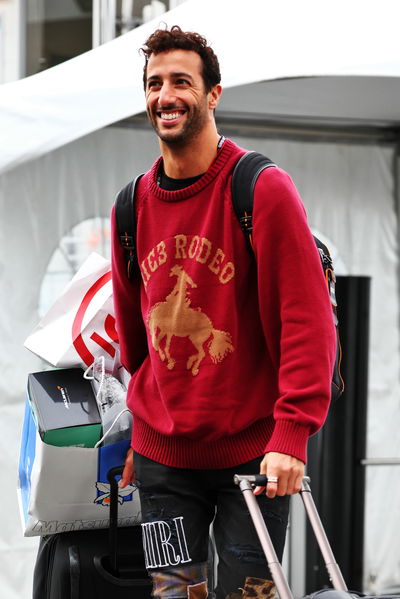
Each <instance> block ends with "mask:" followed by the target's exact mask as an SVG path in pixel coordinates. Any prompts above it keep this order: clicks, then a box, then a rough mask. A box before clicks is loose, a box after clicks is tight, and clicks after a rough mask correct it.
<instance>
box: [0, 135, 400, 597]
mask: <svg viewBox="0 0 400 599" xmlns="http://www.w3.org/2000/svg"><path fill="white" fill-rule="evenodd" d="M222 132H223V131H222ZM235 140H236V141H237V142H238V143H239V144H241V145H242V146H244V147H248V148H250V149H254V150H258V151H261V152H264V153H265V154H267V155H270V156H271V157H272V158H273V159H274V160H275V161H276V162H278V163H279V164H280V165H281V166H282V167H283V168H285V169H286V170H287V171H288V172H290V174H291V175H292V177H293V179H294V181H295V183H296V185H297V186H298V188H299V190H300V193H301V195H302V197H303V200H304V202H305V206H306V210H307V213H308V218H309V222H310V226H311V227H312V228H313V229H314V230H315V231H318V232H320V233H322V234H323V235H324V237H325V238H326V239H327V240H329V243H330V244H331V245H332V246H333V247H335V248H337V253H336V255H335V263H336V265H337V270H338V273H344V272H346V273H347V274H361V275H369V276H371V277H372V305H371V332H370V333H371V352H370V354H371V357H370V361H371V362H370V385H369V386H370V396H369V405H368V415H369V417H368V450H367V454H368V456H370V457H380V456H381V457H382V456H387V455H394V456H395V455H399V453H400V447H399V436H398V434H397V432H398V422H399V416H400V414H399V410H400V407H399V402H398V396H399V381H398V372H399V328H398V318H399V314H398V300H397V288H396V271H397V269H398V266H399V264H398V248H397V241H396V228H397V224H396V214H395V211H394V204H393V193H394V184H393V177H392V165H393V155H394V148H393V147H391V146H378V145H373V144H368V145H359V144H351V145H349V144H345V143H342V144H339V143H317V142H315V141H314V142H300V141H289V140H285V141H280V140H276V139H268V138H266V139H252V138H251V137H246V138H245V137H241V138H240V137H237V138H235ZM157 154H158V146H157V142H156V139H155V136H154V134H153V133H152V132H151V131H149V130H142V129H125V128H119V127H108V128H106V129H103V130H100V131H97V132H95V133H92V134H90V135H88V136H85V137H83V138H81V139H80V140H77V141H75V142H73V143H71V144H68V145H66V146H64V147H62V148H59V149H58V150H56V151H54V152H52V153H49V154H46V155H45V156H42V157H41V158H39V159H36V160H34V161H31V162H29V163H27V164H24V165H21V166H19V167H18V168H15V169H13V170H10V171H9V172H7V173H5V174H4V175H3V176H2V177H1V178H0V181H1V187H0V206H1V210H2V214H7V218H6V219H1V224H0V240H1V245H2V247H1V249H2V250H3V251H2V255H3V256H4V255H5V248H6V249H7V252H6V253H7V260H4V261H3V266H2V283H3V289H4V290H6V291H7V293H2V294H1V297H0V302H1V309H0V335H1V338H2V339H3V343H4V348H5V351H4V353H3V355H2V358H1V361H2V377H1V378H0V418H1V422H3V423H4V422H7V427H4V426H3V427H2V430H4V432H3V434H2V436H1V437H0V467H1V469H2V472H3V480H7V481H11V482H10V485H9V486H8V487H7V489H6V492H5V493H3V502H4V504H3V505H4V508H3V509H4V512H5V513H7V515H8V517H7V520H6V522H4V524H3V528H2V531H1V533H0V538H1V543H0V552H1V554H0V555H1V559H0V580H1V582H0V586H1V588H2V590H3V592H4V596H6V597H7V598H8V599H25V598H26V597H28V596H29V593H30V584H31V581H32V578H31V577H32V568H33V561H34V558H35V551H36V544H35V540H32V539H24V538H23V537H22V534H21V529H20V525H19V519H18V512H17V504H16V496H15V492H14V488H13V481H14V480H15V472H16V467H17V455H18V445H19V433H20V427H21V423H22V417H23V402H24V395H25V383H26V376H27V373H28V372H32V371H36V370H41V369H43V368H44V367H45V364H44V363H43V362H41V361H40V360H39V359H38V358H36V357H35V356H34V355H33V354H31V353H30V352H28V351H27V350H25V349H24V348H23V341H24V339H25V338H26V336H27V335H28V333H29V332H30V331H31V330H32V329H33V327H34V326H35V325H36V323H37V322H38V320H39V315H38V304H39V298H40V290H41V286H42V282H43V278H44V276H45V273H46V269H47V267H48V264H49V262H50V260H51V256H52V255H53V253H54V250H55V249H56V247H57V245H58V244H59V241H60V239H61V238H62V237H65V236H66V235H68V233H69V231H70V230H71V229H72V228H73V227H75V226H76V225H77V224H79V223H80V222H82V221H85V220H87V219H89V218H92V217H94V216H101V217H107V216H108V214H109V211H110V207H111V204H112V202H113V199H114V197H115V194H116V192H117V191H118V189H119V188H120V187H122V185H124V184H125V183H126V182H127V181H128V180H129V179H130V178H132V177H133V176H134V175H135V174H137V173H139V172H142V171H143V170H145V169H146V168H148V167H149V165H150V164H151V163H152V161H153V159H154V158H155V157H156V156H157ZM16 231H18V235H16ZM21 239H25V240H28V244H27V245H25V244H21V241H20V240H21ZM366 240H368V241H366ZM92 249H93V248H92V247H88V253H89V252H90V251H92ZM55 295H56V292H55ZM53 299H55V297H54V298H53ZM384 470H385V469H384ZM370 476H372V477H375V476H376V473H375V472H374V473H373V474H371V475H369V474H368V477H369V479H370ZM388 476H389V477H390V482H391V492H390V494H386V493H385V496H384V501H385V510H384V514H383V513H382V486H385V487H386V486H387V480H388ZM376 480H377V479H376V478H373V480H369V482H370V483H372V482H373V481H375V483H376ZM378 481H379V485H380V487H379V488H380V490H381V491H380V492H378V489H377V487H376V484H368V485H367V488H368V493H367V515H366V544H365V564H366V570H365V585H366V588H371V584H372V583H371V581H374V583H373V584H374V587H373V588H374V589H377V590H378V589H382V588H385V587H386V586H388V585H389V584H392V583H393V581H396V580H397V581H398V580H400V577H399V576H398V564H397V556H398V555H399V553H400V539H399V537H398V535H393V534H392V531H393V528H395V526H396V521H397V522H398V509H397V503H398V501H397V497H398V495H399V492H400V488H399V487H400V480H399V477H398V476H397V477H396V476H395V471H394V467H392V471H391V472H390V473H388V472H387V470H386V471H385V472H384V471H380V472H379V473H378ZM389 521H390V522H391V524H390V525H389V524H388V522H389ZM377 548H379V549H377ZM15 564H17V566H15ZM22 572H24V573H25V577H23V576H22ZM396 576H397V578H396ZM22 580H25V582H23V583H22V582H21V581H22Z"/></svg>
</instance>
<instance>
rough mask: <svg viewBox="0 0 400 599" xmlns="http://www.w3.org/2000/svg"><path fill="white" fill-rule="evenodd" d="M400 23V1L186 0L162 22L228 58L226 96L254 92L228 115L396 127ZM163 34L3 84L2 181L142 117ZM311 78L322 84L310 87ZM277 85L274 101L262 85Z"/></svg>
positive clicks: (140, 34) (231, 104)
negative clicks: (145, 49)
mask: <svg viewBox="0 0 400 599" xmlns="http://www.w3.org/2000/svg"><path fill="white" fill-rule="evenodd" d="M399 21H400V4H399V3H398V2H397V0H382V1H381V3H380V4H379V9H378V7H377V5H376V3H375V2H372V0H367V1H363V0H352V1H351V2H348V1H346V0H337V1H336V2H332V3H326V2H320V1H319V0H306V1H305V2H301V3H300V2H297V1H296V0H280V2H275V3H271V2H269V1H268V0H248V1H247V2H242V1H241V0H218V2H215V1H214V0H202V2H201V4H199V3H198V2H197V1H196V0H188V1H187V2H185V3H183V4H181V5H180V6H178V7H177V8H176V9H174V10H172V11H170V12H169V13H166V14H165V15H163V22H165V23H167V24H168V25H172V24H175V23H179V25H180V26H181V27H182V28H183V29H187V30H195V31H200V32H201V33H203V34H204V35H205V36H206V37H207V39H208V40H209V41H210V43H211V44H212V45H213V47H214V49H215V51H216V52H217V55H218V57H219V59H220V63H221V71H222V74H223V86H224V88H226V89H227V90H228V88H236V87H238V86H243V85H245V84H249V83H251V84H252V88H251V89H252V91H255V94H254V97H253V96H252V105H251V106H247V103H248V97H249V94H248V89H247V88H246V90H245V92H244V94H243V88H242V89H240V88H239V89H238V90H235V91H234V90H231V91H227V92H226V99H223V101H222V104H221V109H222V110H225V109H226V110H228V111H229V112H233V113H235V112H239V111H240V112H243V110H244V112H245V113H246V112H247V113H256V114H259V115H263V114H267V115H269V116H275V115H281V114H282V112H283V114H289V115H297V116H301V117H315V116H318V117H321V118H323V117H325V118H327V117H329V118H332V115H333V116H337V117H338V118H342V119H345V120H348V119H354V118H355V119H356V120H359V119H360V118H364V119H371V117H372V118H373V119H379V121H380V122H381V123H388V122H389V123H390V124H392V123H394V122H400V102H396V101H395V98H400V80H399V79H398V78H399V77H400V57H399V46H398V23H399ZM158 25H159V22H158V21H157V22H155V21H153V22H151V23H148V24H146V25H144V26H142V27H139V28H137V29H135V30H133V31H131V32H130V33H128V34H126V35H124V36H122V37H120V38H118V39H116V40H114V41H112V42H110V43H108V44H105V45H104V46H101V47H99V48H96V49H95V50H92V51H90V52H87V53H86V54H83V55H81V56H79V57H77V58H75V59H73V60H70V61H68V62H67V63H64V64H61V65H59V66H57V67H54V68H52V69H50V70H47V71H44V72H42V73H40V74H38V75H34V76H32V77H28V78H26V79H24V80H21V81H17V82H14V83H9V84H5V85H2V86H1V87H0V131H1V138H2V143H1V146H0V173H1V172H4V171H5V170H7V169H9V168H11V167H13V166H16V165H18V164H21V163H22V162H24V161H27V160H30V159H32V158H35V157H38V156H40V155H42V154H44V153H45V152H49V151H50V150H54V149H55V148H58V147H60V146H62V145H64V144H66V143H68V142H70V141H72V140H74V139H77V138H79V137H81V136H83V135H86V134H87V133H90V132H92V131H95V130H97V129H99V128H101V127H104V126H106V125H109V124H111V123H113V122H116V121H119V120H121V119H124V118H126V117H129V116H131V115H134V114H137V113H139V112H142V111H143V110H144V96H143V88H142V84H141V79H142V68H143V58H142V57H141V56H140V55H139V52H138V48H140V46H141V45H142V44H143V42H144V41H145V39H146V38H147V37H148V35H149V34H150V33H151V32H152V31H153V30H154V28H155V27H156V26H158ZM310 77H312V78H315V77H323V78H324V79H323V81H322V82H318V80H310V79H304V78H310ZM328 77H335V79H334V80H332V82H329V80H328V79H327V78H328ZM338 77H339V78H338ZM298 78H302V79H298ZM358 78H359V79H358ZM376 78H379V79H378V81H377V80H376ZM282 79H295V81H291V82H285V81H282ZM273 80H276V84H275V85H273V86H271V83H270V84H269V86H268V88H267V90H268V93H267V94H265V93H264V91H265V90H263V86H262V85H257V82H263V81H269V82H271V81H273ZM254 84H255V85H254ZM288 85H290V86H291V87H290V88H288ZM282 86H286V90H284V92H285V93H283V92H282ZM332 86H334V92H335V93H334V94H332V93H331V87H332ZM274 90H275V91H274ZM287 92H289V95H288V93H287ZM260 98H261V100H260ZM302 98H303V99H302ZM360 98H362V102H360ZM253 102H254V104H253ZM360 111H361V112H360Z"/></svg>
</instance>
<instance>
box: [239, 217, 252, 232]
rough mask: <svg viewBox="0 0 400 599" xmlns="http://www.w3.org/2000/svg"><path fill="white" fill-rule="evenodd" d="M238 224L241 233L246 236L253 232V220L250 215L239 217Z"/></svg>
mask: <svg viewBox="0 0 400 599" xmlns="http://www.w3.org/2000/svg"><path fill="white" fill-rule="evenodd" d="M239 224H240V226H241V228H242V231H244V232H245V233H247V234H249V235H250V234H251V233H252V232H253V218H252V215H251V214H246V213H245V214H244V216H241V217H240V218H239Z"/></svg>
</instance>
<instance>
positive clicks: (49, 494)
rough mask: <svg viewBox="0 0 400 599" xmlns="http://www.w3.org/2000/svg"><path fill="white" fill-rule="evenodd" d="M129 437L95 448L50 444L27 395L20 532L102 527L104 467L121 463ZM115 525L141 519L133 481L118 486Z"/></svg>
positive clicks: (105, 515)
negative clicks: (36, 421) (36, 418)
mask: <svg viewBox="0 0 400 599" xmlns="http://www.w3.org/2000/svg"><path fill="white" fill-rule="evenodd" d="M128 449H129V440H123V441H119V442H117V443H113V444H110V445H106V446H103V447H99V448H97V449H96V448H93V449H91V448H82V447H55V446H52V445H46V444H45V443H43V441H42V440H41V438H40V435H39V433H38V430H37V427H36V423H35V420H34V417H33V414H32V410H31V407H30V404H29V401H28V400H27V402H26V406H25V418H24V425H23V431H22V441H21V451H20V461H19V475H18V500H19V507H20V515H21V523H22V529H23V533H24V536H41V535H48V534H55V533H59V532H67V531H71V530H85V529H96V528H107V527H108V524H109V501H110V485H109V483H108V480H107V472H108V471H109V470H110V468H112V467H114V466H120V465H122V464H123V463H124V460H125V457H126V453H127V451H128ZM118 501H119V504H120V506H119V509H118V525H119V526H134V525H136V524H138V523H139V522H140V521H141V516H140V501H139V494H138V491H137V488H136V486H135V485H133V484H129V485H127V486H126V487H125V488H124V489H120V490H119V496H118Z"/></svg>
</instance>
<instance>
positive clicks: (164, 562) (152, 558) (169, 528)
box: [142, 516, 192, 568]
mask: <svg viewBox="0 0 400 599" xmlns="http://www.w3.org/2000/svg"><path fill="white" fill-rule="evenodd" d="M142 532H143V549H144V557H145V562H146V568H162V567H166V566H177V565H178V564H187V563H188V562H191V561H192V558H191V557H190V555H189V551H188V547H187V542H186V536H185V531H184V528H183V516H179V517H178V518H173V519H172V520H171V521H170V522H165V521H164V520H157V521H155V522H147V523H146V524H142Z"/></svg>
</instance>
